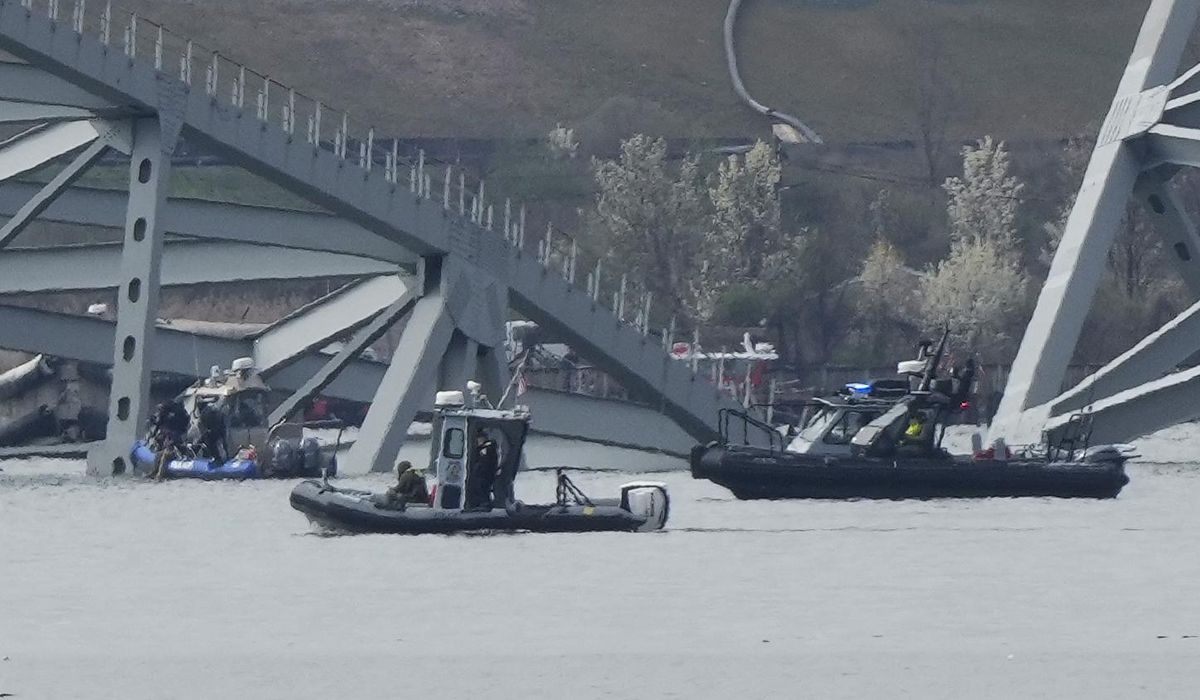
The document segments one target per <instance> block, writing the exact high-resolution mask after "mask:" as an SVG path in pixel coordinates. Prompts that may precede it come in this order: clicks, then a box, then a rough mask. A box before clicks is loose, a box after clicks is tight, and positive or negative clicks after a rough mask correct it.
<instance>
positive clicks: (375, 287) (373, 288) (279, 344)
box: [254, 270, 412, 371]
mask: <svg viewBox="0 0 1200 700" xmlns="http://www.w3.org/2000/svg"><path fill="white" fill-rule="evenodd" d="M393 272H394V270H393ZM410 289H412V281H411V280H404V279H401V278H400V277H399V276H397V275H394V274H393V275H387V276H382V277H376V278H373V279H368V280H362V281H359V282H357V283H354V284H350V285H347V286H345V287H342V288H341V289H338V290H336V291H334V292H333V293H332V294H328V295H326V296H324V297H321V298H320V299H317V300H316V301H314V302H312V303H311V304H308V305H306V306H304V307H301V308H300V309H297V310H296V311H294V312H292V313H291V314H288V315H287V316H285V317H284V318H282V319H280V320H279V321H276V322H275V323H273V324H271V325H270V326H268V327H267V328H265V329H263V330H262V331H261V332H260V333H258V334H257V336H255V338H254V363H255V365H256V366H257V367H258V368H259V369H261V370H263V371H268V370H273V369H277V368H279V367H283V366H284V365H286V364H287V363H288V362H291V361H292V360H295V359H296V358H297V357H300V356H301V355H304V354H306V353H308V352H310V351H313V350H318V349H320V348H323V347H325V346H326V345H328V344H329V343H330V342H332V341H333V340H335V339H337V338H339V337H341V336H344V335H346V334H348V333H352V332H354V331H355V330H358V329H359V328H361V327H362V326H364V325H366V324H367V323H369V322H370V321H371V319H372V318H374V317H375V316H377V315H378V314H380V313H381V312H383V311H384V310H385V309H387V308H388V307H390V306H392V305H393V304H395V303H396V302H397V300H399V299H401V298H403V297H404V296H406V295H408V294H409V293H410V292H409V290H410Z"/></svg>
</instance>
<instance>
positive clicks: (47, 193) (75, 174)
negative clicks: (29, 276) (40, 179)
mask: <svg viewBox="0 0 1200 700" xmlns="http://www.w3.org/2000/svg"><path fill="white" fill-rule="evenodd" d="M108 149H109V142H108V141H107V140H106V139H103V138H98V139H96V140H95V141H92V142H91V144H89V145H88V146H87V148H84V149H83V152H82V153H80V154H79V155H77V156H75V158H74V159H73V160H72V161H71V162H70V163H68V164H67V166H66V167H65V168H63V169H62V170H61V171H59V173H58V174H57V175H55V176H54V178H53V179H51V180H50V182H48V183H46V185H45V187H42V189H41V190H39V191H38V193H37V194H35V195H34V196H33V198H32V199H30V200H29V201H28V202H26V203H25V205H24V206H22V207H21V208H20V209H18V210H17V213H16V214H14V215H13V217H12V218H11V219H9V220H8V221H7V222H6V223H5V224H4V226H3V227H0V248H4V247H5V246H7V245H8V244H9V243H12V241H13V240H14V239H15V238H16V237H17V236H19V235H21V232H22V231H24V230H25V229H26V228H27V227H28V226H29V224H30V223H32V222H33V220H34V219H36V218H37V217H38V215H39V214H41V213H42V212H44V211H46V209H47V207H49V206H50V205H51V204H53V203H54V200H55V199H56V198H57V197H58V196H59V195H60V194H62V192H63V190H65V189H66V188H68V187H70V186H71V183H73V182H75V181H76V180H78V179H79V178H80V176H82V175H83V174H84V173H85V172H87V170H88V168H90V167H92V165H94V164H95V163H96V161H98V160H100V158H101V157H103V156H104V154H105V153H106V152H107V151H108Z"/></svg>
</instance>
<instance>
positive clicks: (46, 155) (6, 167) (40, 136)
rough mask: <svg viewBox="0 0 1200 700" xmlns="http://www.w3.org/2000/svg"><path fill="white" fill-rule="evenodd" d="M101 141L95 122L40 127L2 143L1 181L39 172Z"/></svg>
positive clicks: (0, 149) (0, 155) (0, 153)
mask: <svg viewBox="0 0 1200 700" xmlns="http://www.w3.org/2000/svg"><path fill="white" fill-rule="evenodd" d="M98 138H100V130H99V129H97V128H96V125H95V124H93V123H92V122H63V123H61V124H50V125H48V126H38V127H34V128H32V129H29V130H27V131H24V132H22V133H20V134H17V135H16V136H13V137H12V138H10V139H8V140H6V141H4V142H3V143H0V182H3V181H4V180H8V179H9V178H12V177H16V176H17V175H23V174H25V173H27V172H29V171H31V170H37V169H38V168H40V167H42V166H43V165H45V164H47V163H49V162H50V161H52V160H54V159H55V158H58V157H60V156H64V155H66V154H68V153H70V152H71V151H74V150H75V149H77V148H82V147H84V146H86V145H88V144H90V143H91V142H93V141H95V140H96V139H98Z"/></svg>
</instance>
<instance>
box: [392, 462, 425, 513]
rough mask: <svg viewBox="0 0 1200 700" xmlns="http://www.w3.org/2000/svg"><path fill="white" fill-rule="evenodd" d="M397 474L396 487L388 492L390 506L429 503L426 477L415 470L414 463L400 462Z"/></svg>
mask: <svg viewBox="0 0 1200 700" xmlns="http://www.w3.org/2000/svg"><path fill="white" fill-rule="evenodd" d="M396 474H397V476H396V485H395V486H393V487H391V488H389V489H388V490H387V502H388V503H389V504H390V505H399V504H401V503H403V504H408V503H429V490H428V489H427V488H426V487H425V476H424V475H423V474H421V472H420V471H418V470H416V469H414V468H413V465H412V462H409V461H408V460H404V461H402V462H400V464H399V465H397V466H396Z"/></svg>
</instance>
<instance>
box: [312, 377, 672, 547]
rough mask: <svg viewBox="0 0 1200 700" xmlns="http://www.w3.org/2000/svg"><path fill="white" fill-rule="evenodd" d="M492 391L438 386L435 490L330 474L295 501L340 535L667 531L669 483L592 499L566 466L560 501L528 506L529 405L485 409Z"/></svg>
mask: <svg viewBox="0 0 1200 700" xmlns="http://www.w3.org/2000/svg"><path fill="white" fill-rule="evenodd" d="M477 402H486V397H477V396H475V395H474V394H472V396H471V404H470V405H467V404H466V403H465V400H464V396H463V393H462V392H459V391H443V392H438V394H437V401H436V402H435V405H434V419H433V433H432V441H431V442H432V444H431V446H430V447H431V460H430V467H429V469H430V471H431V472H432V473H433V474H432V476H433V489H432V494H431V495H430V496H429V498H428V500H424V497H423V495H415V496H414V495H413V494H409V495H408V496H407V499H413V498H416V499H417V501H418V502H415V503H414V502H407V499H406V498H403V497H399V496H398V495H397V494H394V493H380V494H375V493H371V492H370V491H358V490H353V489H339V488H335V487H333V486H330V485H329V483H328V481H327V480H326V481H324V482H322V481H315V480H309V481H304V482H301V483H300V484H298V485H297V486H296V488H294V489H293V490H292V495H291V503H292V507H293V508H295V509H296V510H298V511H300V512H302V513H304V514H305V515H306V516H308V519H309V520H310V521H311V522H313V523H314V524H316V525H318V526H319V527H322V528H324V529H327V530H334V531H340V532H380V533H400V534H410V535H420V534H434V533H441V534H448V533H455V532H480V531H530V532H598V531H614V530H615V531H626V532H644V531H648V530H661V529H662V528H663V526H664V525H665V524H666V522H667V515H668V509H669V507H670V503H669V500H668V497H667V489H666V486H665V485H663V484H661V483H657V482H631V483H627V484H624V485H622V486H621V495H620V498H617V499H605V500H593V499H591V498H588V497H587V496H586V495H585V494H584V493H583V492H582V491H581V490H580V489H579V488H578V487H576V486H575V484H574V483H573V482H572V481H571V479H570V478H569V477H568V476H567V475H566V473H565V472H566V469H567V468H560V469H558V488H557V498H556V499H555V502H554V503H552V504H549V505H526V504H523V503H521V502H520V501H518V500H516V499H515V498H514V496H513V482H514V480H515V477H516V473H517V469H518V468H519V466H520V464H521V453H522V450H523V449H524V446H525V437H526V435H527V434H528V432H529V421H530V415H529V411H528V410H526V409H524V408H522V407H517V408H515V409H512V410H500V409H495V408H486V407H484V408H481V407H478V406H477V405H476V404H477Z"/></svg>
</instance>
